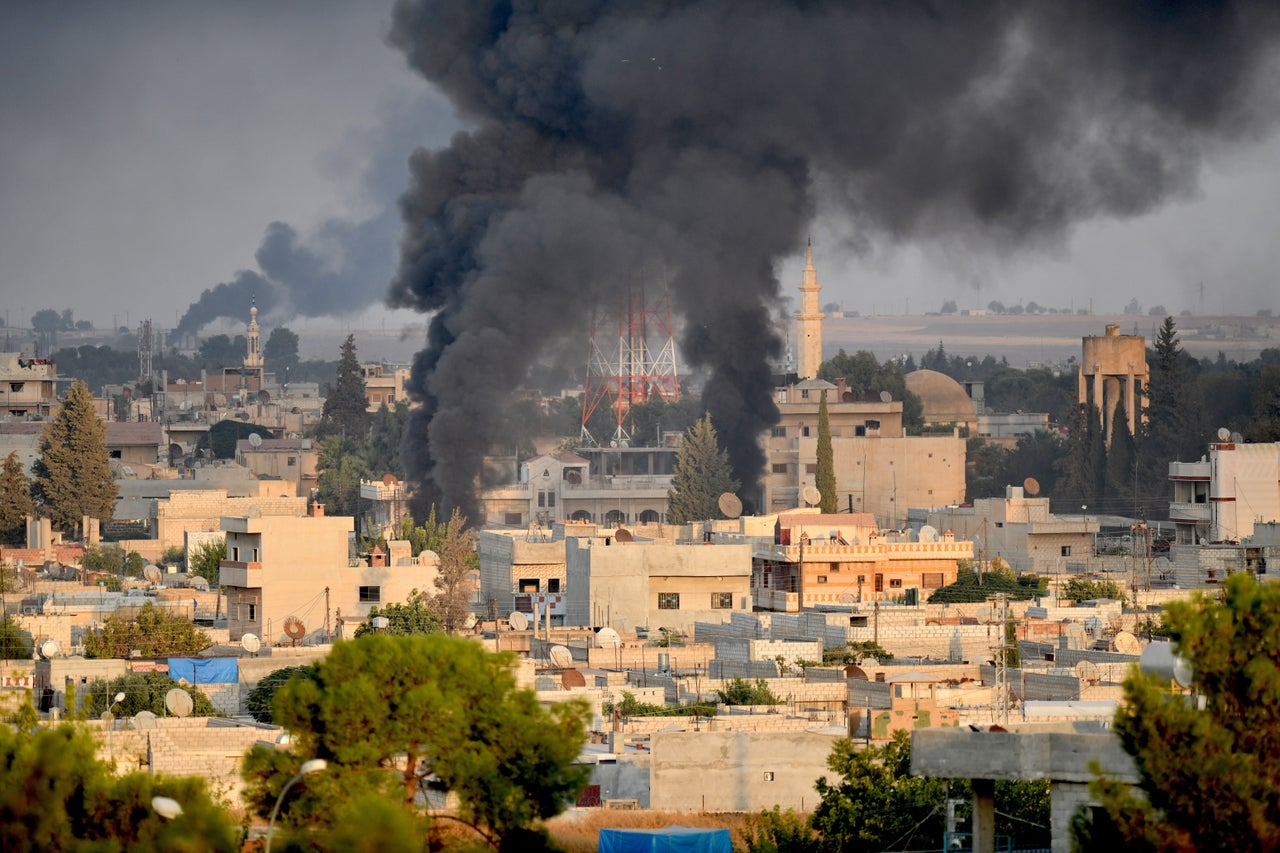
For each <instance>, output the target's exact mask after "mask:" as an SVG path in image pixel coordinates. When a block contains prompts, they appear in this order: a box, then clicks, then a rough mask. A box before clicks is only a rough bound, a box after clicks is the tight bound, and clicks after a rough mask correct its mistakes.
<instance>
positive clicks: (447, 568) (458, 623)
mask: <svg viewBox="0 0 1280 853" xmlns="http://www.w3.org/2000/svg"><path fill="white" fill-rule="evenodd" d="M438 553H439V555H440V566H439V568H438V569H437V572H436V577H435V586H436V594H435V595H434V596H432V599H431V606H432V609H433V610H435V612H436V614H437V615H438V616H439V617H440V624H441V625H443V626H444V629H445V630H446V631H448V632H449V633H450V634H454V633H457V631H458V629H460V628H461V627H462V625H463V622H464V621H465V620H466V618H467V605H468V598H469V597H470V594H471V589H470V585H469V584H468V583H467V580H468V578H469V577H470V575H471V574H472V573H473V572H475V571H476V570H478V569H479V567H480V563H479V555H477V554H476V552H475V548H474V547H473V546H472V537H471V531H470V530H468V529H467V519H466V517H465V516H464V515H463V514H462V513H461V512H460V511H459V510H458V509H457V508H456V507H455V508H454V510H453V514H452V515H451V516H449V524H448V526H447V528H446V531H445V535H444V539H443V541H442V542H441V543H440V550H439V552H438Z"/></svg>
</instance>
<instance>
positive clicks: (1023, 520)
mask: <svg viewBox="0 0 1280 853" xmlns="http://www.w3.org/2000/svg"><path fill="white" fill-rule="evenodd" d="M928 523H929V525H930V526H931V527H933V528H934V529H935V530H939V531H951V532H952V533H954V534H955V537H956V538H957V539H965V540H969V541H972V542H973V543H974V548H975V550H976V551H977V556H978V558H979V559H982V560H991V559H993V558H995V557H1000V558H1001V559H1002V560H1004V561H1005V562H1007V563H1008V564H1009V567H1010V568H1012V569H1013V570H1014V571H1015V572H1017V573H1019V574H1020V573H1022V572H1032V573H1034V574H1038V575H1061V574H1081V573H1083V572H1084V571H1085V570H1086V568H1087V565H1088V562H1087V561H1088V558H1089V557H1090V555H1091V554H1092V551H1093V537H1094V535H1095V534H1096V533H1097V532H1098V522H1097V521H1096V520H1095V521H1094V523H1093V525H1092V527H1090V524H1089V522H1088V520H1087V519H1086V518H1085V517H1084V516H1069V517H1064V516H1055V515H1054V514H1053V513H1051V512H1050V511H1049V499H1048V498H1042V497H1028V496H1027V494H1026V491H1025V490H1024V489H1023V487H1022V486H1006V487H1005V493H1004V497H1002V498H979V499H978V500H976V501H974V502H973V505H972V506H963V507H962V506H950V507H943V508H941V509H931V510H929V512H928Z"/></svg>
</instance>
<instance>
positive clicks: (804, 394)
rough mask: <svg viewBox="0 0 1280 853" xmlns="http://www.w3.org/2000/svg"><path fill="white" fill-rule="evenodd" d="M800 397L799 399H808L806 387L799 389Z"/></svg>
mask: <svg viewBox="0 0 1280 853" xmlns="http://www.w3.org/2000/svg"><path fill="white" fill-rule="evenodd" d="M800 399H801V400H808V399H809V389H808V388H801V389H800Z"/></svg>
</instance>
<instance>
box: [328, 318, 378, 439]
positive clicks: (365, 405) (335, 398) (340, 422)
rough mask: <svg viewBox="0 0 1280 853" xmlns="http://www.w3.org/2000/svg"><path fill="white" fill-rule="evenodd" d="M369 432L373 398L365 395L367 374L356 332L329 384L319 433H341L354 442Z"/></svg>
mask: <svg viewBox="0 0 1280 853" xmlns="http://www.w3.org/2000/svg"><path fill="white" fill-rule="evenodd" d="M368 431H369V400H368V398H367V397H366V396H365V388H364V373H363V372H362V371H361V369H360V361H359V359H357V358H356V338H355V335H347V340H346V341H345V342H344V343H343V344H342V357H341V358H339V359H338V376H337V380H336V381H335V382H334V384H333V385H329V386H326V387H325V398H324V408H323V409H322V410H321V412H320V423H318V424H317V425H316V435H317V436H319V437H321V438H323V437H325V436H331V435H340V436H345V437H346V438H348V439H351V440H352V441H363V440H364V437H365V435H366V434H367V433H368Z"/></svg>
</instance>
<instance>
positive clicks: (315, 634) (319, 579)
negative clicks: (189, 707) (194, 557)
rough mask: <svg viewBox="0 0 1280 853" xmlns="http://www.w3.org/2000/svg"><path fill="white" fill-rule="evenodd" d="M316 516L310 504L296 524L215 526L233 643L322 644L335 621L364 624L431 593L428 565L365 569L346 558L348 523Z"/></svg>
mask: <svg viewBox="0 0 1280 853" xmlns="http://www.w3.org/2000/svg"><path fill="white" fill-rule="evenodd" d="M323 512H324V509H323V505H322V504H314V505H313V513H312V514H311V515H308V516H304V517H302V518H296V517H288V516H266V515H261V514H258V515H253V516H252V517H240V518H230V517H228V518H224V519H223V520H222V528H223V530H225V531H226V534H227V559H225V560H223V562H222V565H221V570H220V572H219V580H220V582H221V585H222V589H223V592H224V594H225V595H226V598H227V629H228V631H229V635H230V639H231V641H232V642H235V641H237V640H239V639H240V638H241V637H243V636H244V635H245V634H246V633H253V634H256V635H257V636H258V637H259V638H261V639H262V641H263V642H264V643H267V644H270V645H280V644H289V643H292V642H295V641H300V640H302V639H304V638H327V637H328V636H329V635H331V634H332V626H333V625H334V624H335V623H336V620H337V619H338V618H342V617H345V618H350V617H352V616H356V617H364V616H367V615H368V613H369V608H371V607H372V606H374V605H382V604H387V603H389V602H398V601H403V600H405V599H406V598H408V596H409V593H410V592H411V591H412V590H414V589H419V590H429V589H431V588H432V587H431V584H432V581H433V578H434V577H435V574H436V569H435V564H434V563H428V562H425V561H413V560H410V561H409V562H408V564H407V565H395V566H391V565H386V563H387V562H388V561H386V560H374V561H372V562H373V564H372V565H371V564H369V563H366V562H365V561H363V560H361V559H357V558H353V557H349V556H348V555H349V553H350V540H351V536H352V530H353V528H352V519H351V518H349V517H343V516H325V515H324V514H323ZM402 562H403V561H402ZM291 631H292V633H290V632H291ZM295 634H296V636H294V635H295Z"/></svg>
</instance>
